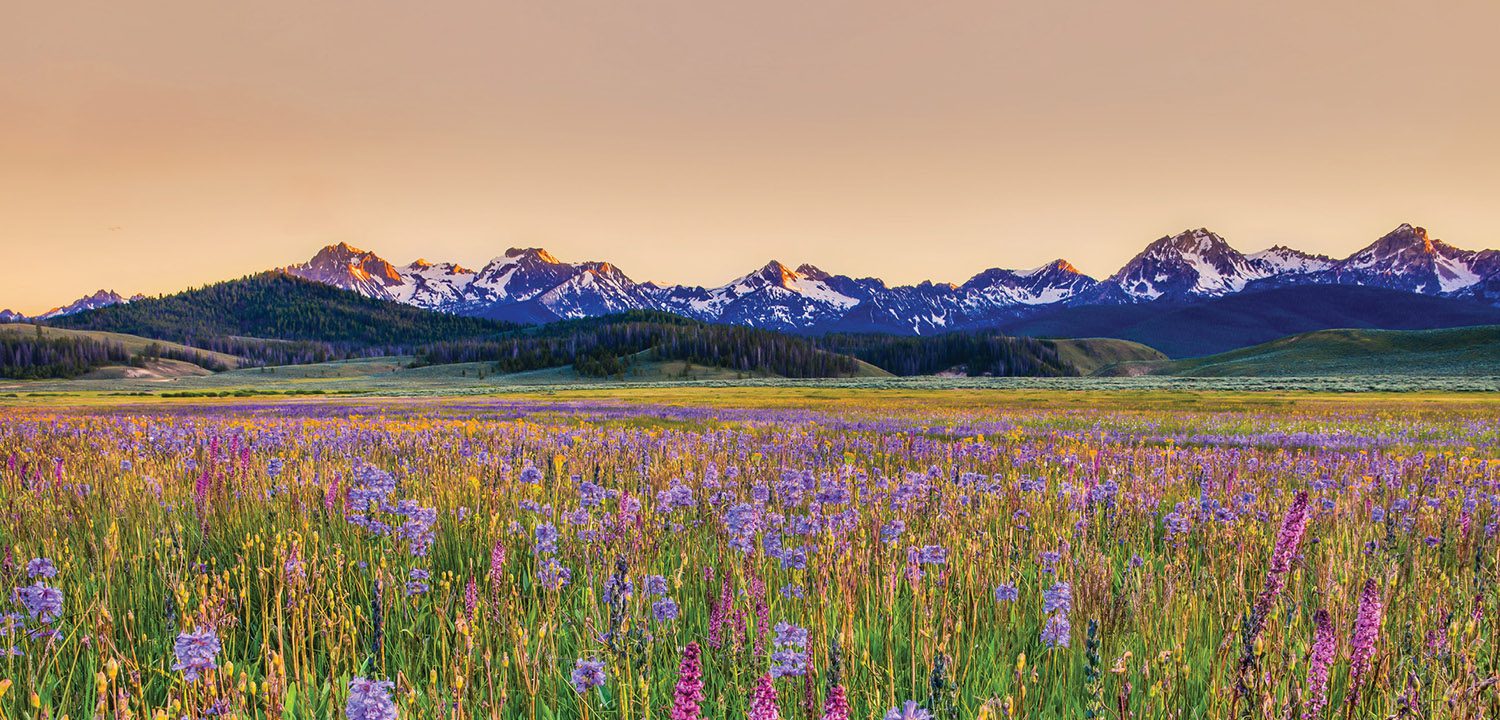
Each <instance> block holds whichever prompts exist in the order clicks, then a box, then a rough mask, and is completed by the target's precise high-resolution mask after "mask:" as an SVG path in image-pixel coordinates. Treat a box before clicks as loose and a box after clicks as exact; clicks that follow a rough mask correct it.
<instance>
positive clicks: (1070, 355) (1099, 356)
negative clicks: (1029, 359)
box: [1042, 338, 1167, 375]
mask: <svg viewBox="0 0 1500 720" xmlns="http://www.w3.org/2000/svg"><path fill="white" fill-rule="evenodd" d="M1042 342H1044V343H1047V344H1048V345H1051V346H1052V347H1053V348H1055V349H1056V350H1057V357H1058V359H1060V360H1062V361H1063V362H1064V363H1067V364H1068V365H1070V366H1072V367H1073V368H1075V369H1077V370H1078V374H1079V375H1093V374H1094V373H1096V372H1098V371H1099V370H1100V369H1101V368H1105V367H1109V366H1111V365H1116V364H1119V363H1125V362H1160V361H1162V360H1166V359H1167V356H1166V355H1165V354H1164V353H1162V352H1161V351H1160V350H1157V349H1155V348H1151V347H1147V346H1145V345H1142V344H1140V343H1136V342H1131V341H1129V340H1116V339H1113V338H1071V339H1053V340H1043V341H1042Z"/></svg>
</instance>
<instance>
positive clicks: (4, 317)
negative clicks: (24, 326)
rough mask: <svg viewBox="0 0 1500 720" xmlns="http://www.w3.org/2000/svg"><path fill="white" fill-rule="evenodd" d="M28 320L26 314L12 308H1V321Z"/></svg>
mask: <svg viewBox="0 0 1500 720" xmlns="http://www.w3.org/2000/svg"><path fill="white" fill-rule="evenodd" d="M16 322H26V316H25V315H22V314H21V313H18V312H16V311H14V310H11V309H10V308H6V309H4V310H0V323H16Z"/></svg>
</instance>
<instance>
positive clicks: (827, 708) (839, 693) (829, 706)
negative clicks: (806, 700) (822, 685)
mask: <svg viewBox="0 0 1500 720" xmlns="http://www.w3.org/2000/svg"><path fill="white" fill-rule="evenodd" d="M823 720H849V697H848V693H847V692H846V691H845V690H844V686H843V685H834V686H833V689H832V690H829V691H828V699H827V700H824V701H823Z"/></svg>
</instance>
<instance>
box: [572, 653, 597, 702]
mask: <svg viewBox="0 0 1500 720" xmlns="http://www.w3.org/2000/svg"><path fill="white" fill-rule="evenodd" d="M572 683H573V689H574V690H577V691H578V693H579V694H580V695H581V694H583V693H586V692H588V691H589V690H592V689H593V688H596V687H601V686H603V685H604V663H603V662H602V661H599V660H584V659H582V658H579V660H578V663H577V664H576V665H574V666H573V677H572Z"/></svg>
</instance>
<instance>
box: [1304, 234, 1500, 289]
mask: <svg viewBox="0 0 1500 720" xmlns="http://www.w3.org/2000/svg"><path fill="white" fill-rule="evenodd" d="M1496 272H1500V252H1496V251H1494V250H1479V251H1473V250H1461V249H1459V248H1456V247H1453V246H1452V245H1449V244H1447V243H1445V242H1443V241H1441V240H1434V239H1432V238H1430V237H1428V235H1427V231H1426V230H1425V229H1423V228H1419V227H1413V226H1411V225H1407V224H1402V225H1401V226H1400V227H1398V228H1396V229H1395V230H1392V231H1391V232H1389V233H1386V234H1385V236H1383V237H1381V238H1380V239H1379V240H1376V241H1375V242H1374V243H1371V244H1370V245H1369V246H1368V247H1365V248H1363V249H1361V250H1359V251H1358V252H1356V253H1354V254H1353V255H1350V256H1349V257H1347V258H1345V259H1343V260H1340V261H1339V262H1338V263H1336V264H1334V265H1333V266H1332V267H1331V268H1329V269H1328V271H1327V273H1326V274H1325V277H1323V278H1322V280H1323V281H1324V282H1334V283H1340V284H1345V285H1369V286H1374V287H1383V288H1390V289H1393V290H1406V291H1408V292H1417V293H1422V294H1425V295H1449V294H1455V293H1462V292H1463V291H1465V290H1467V289H1469V288H1470V287H1472V286H1474V285H1476V284H1478V283H1480V281H1482V280H1484V279H1485V278H1487V277H1489V276H1491V275H1494V274H1495V273H1496Z"/></svg>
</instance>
